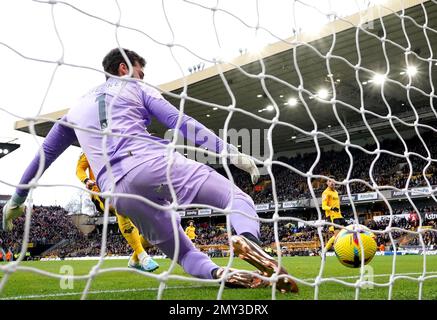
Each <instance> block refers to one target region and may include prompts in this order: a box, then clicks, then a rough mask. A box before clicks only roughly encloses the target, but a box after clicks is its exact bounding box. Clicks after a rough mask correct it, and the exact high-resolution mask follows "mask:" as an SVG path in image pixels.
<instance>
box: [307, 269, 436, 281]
mask: <svg viewBox="0 0 437 320" xmlns="http://www.w3.org/2000/svg"><path fill="white" fill-rule="evenodd" d="M431 274H437V271H427V272H426V273H425V275H431ZM365 275H366V274H364V276H365ZM391 275H392V274H391V273H387V274H374V275H372V277H374V278H382V277H389V276H391ZM417 275H422V272H410V273H395V274H394V276H395V277H396V276H417ZM359 277H360V276H343V277H330V278H335V279H339V280H346V279H357V278H359ZM303 280H304V281H311V280H315V278H307V279H303Z"/></svg>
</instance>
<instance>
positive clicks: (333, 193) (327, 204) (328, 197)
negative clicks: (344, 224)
mask: <svg viewBox="0 0 437 320" xmlns="http://www.w3.org/2000/svg"><path fill="white" fill-rule="evenodd" d="M333 208H338V210H339V211H338V212H335V211H333V210H332V209H333ZM322 209H323V210H325V215H326V217H327V218H328V217H330V218H331V221H332V220H334V219H339V218H343V216H342V215H341V210H340V198H339V197H338V192H337V190H334V189H331V188H329V187H328V188H326V189H325V191H323V193H322Z"/></svg>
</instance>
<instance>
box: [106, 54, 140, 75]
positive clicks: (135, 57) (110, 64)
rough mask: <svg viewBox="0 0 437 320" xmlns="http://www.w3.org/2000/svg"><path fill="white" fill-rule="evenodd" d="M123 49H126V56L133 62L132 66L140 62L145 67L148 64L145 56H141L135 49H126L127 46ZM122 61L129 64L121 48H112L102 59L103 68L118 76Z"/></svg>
mask: <svg viewBox="0 0 437 320" xmlns="http://www.w3.org/2000/svg"><path fill="white" fill-rule="evenodd" d="M123 50H124V53H125V54H126V56H127V57H128V59H129V61H130V63H131V64H132V66H133V65H135V63H137V62H138V63H139V65H140V66H141V67H143V68H144V66H145V65H146V60H145V59H144V58H143V57H141V56H140V55H139V54H138V53H136V52H135V51H132V50H129V49H125V48H123ZM120 63H125V64H126V65H128V63H127V61H126V60H125V59H124V57H123V55H122V54H121V51H120V49H119V48H115V49H112V50H111V51H109V53H108V54H107V55H106V56H105V57H104V58H103V61H102V66H103V70H105V71H106V72H107V73H110V74H113V75H115V76H117V75H118V66H119V65H120ZM108 78H109V77H108V76H106V79H108Z"/></svg>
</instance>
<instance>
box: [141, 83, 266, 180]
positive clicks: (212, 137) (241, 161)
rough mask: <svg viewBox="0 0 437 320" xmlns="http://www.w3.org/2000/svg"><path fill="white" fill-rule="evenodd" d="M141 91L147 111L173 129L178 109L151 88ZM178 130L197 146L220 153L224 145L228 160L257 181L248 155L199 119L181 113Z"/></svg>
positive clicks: (252, 162)
mask: <svg viewBox="0 0 437 320" xmlns="http://www.w3.org/2000/svg"><path fill="white" fill-rule="evenodd" d="M142 93H143V101H144V105H145V107H146V109H147V110H148V112H150V113H151V114H152V115H153V116H154V117H155V118H156V119H158V121H159V122H161V123H162V124H163V125H165V126H166V127H167V128H169V129H175V128H176V124H177V120H178V117H179V110H178V109H177V108H176V107H175V106H173V105H172V104H171V103H170V102H168V101H167V100H166V99H164V98H163V97H162V95H161V94H160V93H159V92H158V91H157V90H155V89H153V88H150V87H146V86H144V87H142ZM179 130H180V132H181V133H182V134H183V136H184V137H185V138H187V139H188V140H190V141H191V142H192V143H194V144H196V145H197V146H203V147H206V148H208V150H210V151H214V152H216V153H220V152H222V150H223V148H225V147H226V148H227V151H228V152H229V153H230V154H231V155H230V162H231V163H232V164H234V165H235V166H236V167H238V168H239V169H241V170H244V171H246V172H248V173H249V174H250V175H251V178H252V182H253V183H256V182H257V181H258V178H259V171H258V168H257V167H256V165H255V162H254V161H253V160H252V159H251V158H250V157H248V156H246V155H244V154H242V153H240V152H239V151H238V149H237V148H236V147H235V146H233V145H232V144H228V143H226V142H224V141H223V140H222V139H221V138H220V137H218V136H217V135H216V134H215V133H214V132H212V131H211V130H209V129H208V128H207V127H205V126H204V125H203V124H202V123H200V122H199V121H197V120H195V119H194V118H192V117H190V116H187V115H186V114H182V121H181V125H180V128H179Z"/></svg>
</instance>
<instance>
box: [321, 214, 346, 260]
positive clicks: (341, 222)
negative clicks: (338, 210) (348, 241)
mask: <svg viewBox="0 0 437 320" xmlns="http://www.w3.org/2000/svg"><path fill="white" fill-rule="evenodd" d="M331 222H332V223H335V224H338V225H341V226H345V225H346V221H345V220H344V218H335V219H331ZM329 231H330V232H332V233H333V235H332V236H331V237H330V238H329V240H328V242H327V243H326V246H325V249H324V251H325V252H327V251H329V250H330V249H331V248H332V245H333V244H334V242H335V239H336V238H337V234H338V233H339V232H340V229H335V228H334V226H330V227H329Z"/></svg>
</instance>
